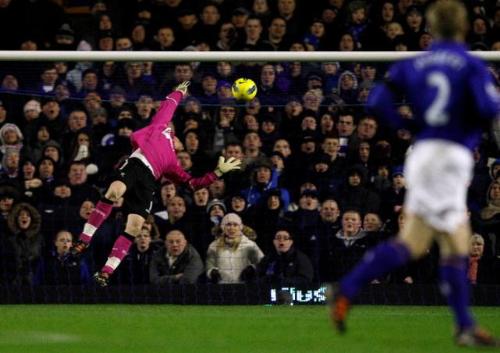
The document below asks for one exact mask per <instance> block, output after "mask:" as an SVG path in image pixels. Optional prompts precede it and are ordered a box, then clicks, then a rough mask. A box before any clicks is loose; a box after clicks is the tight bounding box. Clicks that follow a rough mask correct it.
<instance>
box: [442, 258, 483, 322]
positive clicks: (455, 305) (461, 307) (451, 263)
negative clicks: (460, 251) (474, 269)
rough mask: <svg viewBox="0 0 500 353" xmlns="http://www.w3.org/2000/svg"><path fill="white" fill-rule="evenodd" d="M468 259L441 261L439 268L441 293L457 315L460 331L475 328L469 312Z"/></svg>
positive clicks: (456, 319) (456, 320)
mask: <svg viewBox="0 0 500 353" xmlns="http://www.w3.org/2000/svg"><path fill="white" fill-rule="evenodd" d="M466 262H467V259H466V258H465V257H461V256H455V257H451V258H448V259H446V260H442V261H441V265H440V267H439V277H440V289H441V293H442V294H443V296H444V297H446V300H447V301H448V306H449V307H450V309H451V310H452V311H453V314H454V315H455V322H456V323H457V326H458V329H459V330H460V331H462V330H466V329H469V328H472V327H474V325H475V323H474V319H473V318H472V314H471V313H470V310H469V284H468V282H467V264H466Z"/></svg>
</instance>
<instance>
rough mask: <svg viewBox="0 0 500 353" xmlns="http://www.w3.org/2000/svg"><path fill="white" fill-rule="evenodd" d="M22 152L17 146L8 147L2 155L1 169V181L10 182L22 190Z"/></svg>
mask: <svg viewBox="0 0 500 353" xmlns="http://www.w3.org/2000/svg"><path fill="white" fill-rule="evenodd" d="M20 160H21V152H20V151H19V149H17V148H15V147H8V148H6V149H5V153H4V154H3V156H2V165H1V169H0V183H10V184H11V185H13V186H15V187H16V188H17V189H19V190H21V189H20V188H21V185H20V181H19V180H18V178H19V176H20V173H19V169H20V168H19V167H20Z"/></svg>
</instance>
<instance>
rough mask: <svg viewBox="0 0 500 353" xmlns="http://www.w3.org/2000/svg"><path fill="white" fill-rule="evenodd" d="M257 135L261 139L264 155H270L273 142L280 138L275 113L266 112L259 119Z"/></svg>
mask: <svg viewBox="0 0 500 353" xmlns="http://www.w3.org/2000/svg"><path fill="white" fill-rule="evenodd" d="M259 136H260V140H261V141H262V151H263V152H264V153H265V154H266V155H270V153H271V151H272V149H273V146H274V142H275V141H276V140H277V139H279V138H280V132H279V130H278V122H277V119H276V116H275V115H273V114H271V113H267V114H265V115H264V116H263V117H262V118H261V119H260V131H259Z"/></svg>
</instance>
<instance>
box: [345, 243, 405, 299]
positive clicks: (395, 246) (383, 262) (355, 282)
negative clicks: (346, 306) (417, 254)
mask: <svg viewBox="0 0 500 353" xmlns="http://www.w3.org/2000/svg"><path fill="white" fill-rule="evenodd" d="M409 260H410V252H409V250H408V249H407V248H406V246H404V245H403V244H401V243H396V242H385V243H382V244H380V245H379V246H377V247H376V248H375V249H373V250H369V251H368V252H367V253H366V254H365V256H364V257H363V260H361V262H360V263H358V264H357V265H356V267H355V268H354V269H353V270H352V271H351V272H350V273H349V274H347V275H346V276H345V277H344V278H342V280H341V281H340V292H341V293H342V294H343V295H344V296H346V297H347V298H348V299H350V300H352V298H354V296H355V295H356V294H357V293H358V291H359V290H360V289H361V287H362V286H363V285H365V284H368V283H369V282H371V281H372V280H374V279H376V278H378V277H380V276H382V275H385V274H386V273H388V272H391V271H392V270H394V269H396V268H398V267H400V266H402V265H404V264H405V263H407V262H408V261H409Z"/></svg>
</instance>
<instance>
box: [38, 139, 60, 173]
mask: <svg viewBox="0 0 500 353" xmlns="http://www.w3.org/2000/svg"><path fill="white" fill-rule="evenodd" d="M62 153H63V152H62V149H61V145H60V144H59V143H58V142H57V141H55V140H49V141H47V142H46V143H45V145H44V146H43V148H42V158H43V157H50V158H51V159H52V160H53V161H54V163H55V165H56V167H57V168H59V167H62V166H63V162H64V158H63V155H62Z"/></svg>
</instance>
